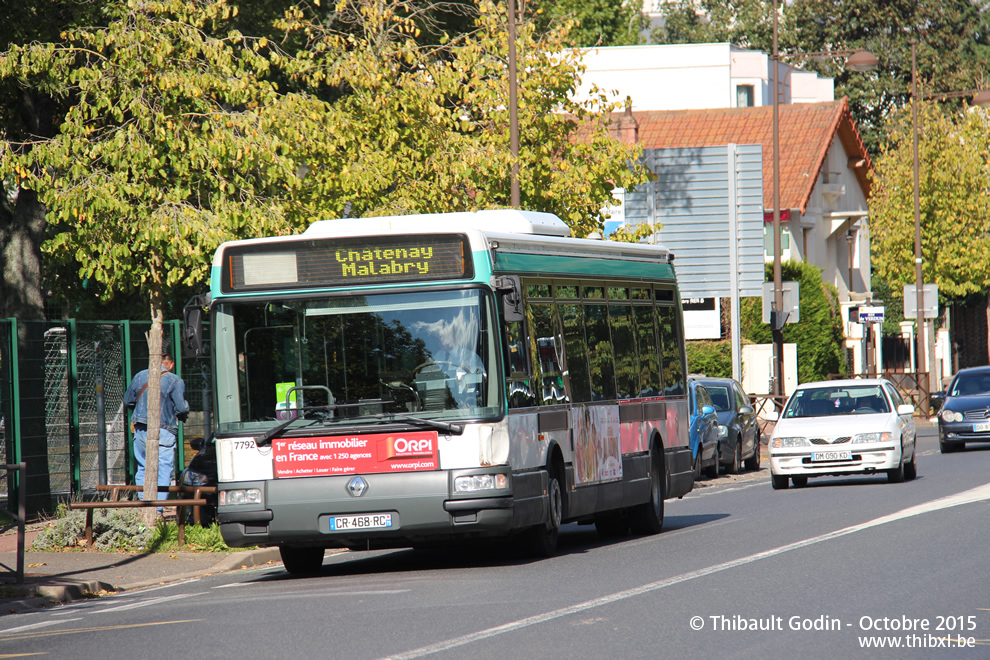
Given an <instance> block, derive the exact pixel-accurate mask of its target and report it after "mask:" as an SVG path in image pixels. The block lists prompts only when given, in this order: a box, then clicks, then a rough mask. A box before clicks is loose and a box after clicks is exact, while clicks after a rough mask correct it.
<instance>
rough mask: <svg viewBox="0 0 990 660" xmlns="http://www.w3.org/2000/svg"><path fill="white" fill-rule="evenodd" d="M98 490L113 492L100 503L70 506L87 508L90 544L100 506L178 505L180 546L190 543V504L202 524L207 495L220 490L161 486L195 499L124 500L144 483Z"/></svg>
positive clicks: (194, 515) (103, 507)
mask: <svg viewBox="0 0 990 660" xmlns="http://www.w3.org/2000/svg"><path fill="white" fill-rule="evenodd" d="M95 490H96V491H97V492H98V493H109V494H110V499H107V500H100V501H97V502H70V503H69V509H77V510H80V509H81V510H85V511H86V545H88V546H89V547H93V511H95V510H96V509H131V508H145V507H151V506H153V507H156V508H157V507H175V508H176V513H175V518H176V524H177V525H178V527H179V539H178V540H179V545H185V544H186V507H192V510H193V523H194V524H196V525H198V524H200V511H199V508H200V507H201V506H206V505H207V504H208V502H207V501H206V500H205V499H204V498H203V495H205V494H210V493H216V492H217V489H216V488H215V487H213V486H159V487H158V490H159V491H164V490H168V492H169V493H190V494H192V497H191V498H186V499H175V500H121V499H119V498H120V496H121V494H123V493H143V492H144V486H133V485H126V484H109V485H107V484H100V485H98V486H96V489H95Z"/></svg>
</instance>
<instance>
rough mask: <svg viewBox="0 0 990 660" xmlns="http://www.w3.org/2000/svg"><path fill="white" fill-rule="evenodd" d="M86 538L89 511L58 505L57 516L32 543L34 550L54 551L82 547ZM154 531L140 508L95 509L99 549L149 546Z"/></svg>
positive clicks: (94, 524)
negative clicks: (146, 521) (150, 528)
mask: <svg viewBox="0 0 990 660" xmlns="http://www.w3.org/2000/svg"><path fill="white" fill-rule="evenodd" d="M85 539H86V512H85V511H73V510H70V509H69V507H68V506H66V505H65V504H59V505H58V508H57V509H56V511H55V518H53V519H52V520H51V522H50V524H49V527H48V528H47V529H45V530H42V532H41V533H40V534H38V536H37V537H36V538H35V539H34V542H33V543H32V544H31V549H32V550H35V551H53V550H56V551H57V550H62V549H64V548H75V547H78V546H80V545H81V544H82V543H83V542H84V541H85ZM150 539H151V532H150V530H149V529H148V528H147V527H146V526H145V524H144V521H143V520H142V519H141V516H140V514H139V512H138V511H134V510H128V509H96V510H95V511H93V547H95V548H96V549H97V550H107V551H115V550H133V549H140V548H143V547H145V546H147V544H148V541H149V540H150Z"/></svg>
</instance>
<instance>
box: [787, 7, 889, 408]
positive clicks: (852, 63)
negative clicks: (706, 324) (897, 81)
mask: <svg viewBox="0 0 990 660" xmlns="http://www.w3.org/2000/svg"><path fill="white" fill-rule="evenodd" d="M777 24H778V12H777V0H773V50H772V52H771V57H770V60H771V67H772V68H773V71H772V72H771V75H772V76H773V79H772V80H773V85H772V88H773V91H772V93H773V129H772V130H773V146H772V149H773V303H772V304H771V306H770V329H771V331H772V333H773V392H771V394H773V395H774V397H775V398H776V400H777V401H778V402H781V403H782V401H780V400H781V399H782V398H783V394H784V323H785V321H786V316H785V314H784V289H783V282H782V281H781V280H782V279H783V278H782V276H781V265H780V260H781V239H780V91H779V90H778V89H777V85H778V80H777V78H778V74H779V72H780V51H779V48H778V40H777V34H778V28H777ZM797 57H801V58H805V59H823V58H830V57H847V58H848V59H847V60H846V66H848V67H849V68H850V69H852V70H854V71H869V70H870V69H872V68H874V67H876V65H877V64H878V60H877V58H876V57H874V56H873V55H872V54H871V53H869V52H867V51H865V50H829V51H822V52H818V53H801V54H799V55H798V56H797ZM851 286H852V282H851V280H850V288H851Z"/></svg>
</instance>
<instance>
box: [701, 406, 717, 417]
mask: <svg viewBox="0 0 990 660" xmlns="http://www.w3.org/2000/svg"><path fill="white" fill-rule="evenodd" d="M713 412H715V409H714V408H712V407H711V406H701V414H702V415H711V414H712V413H713Z"/></svg>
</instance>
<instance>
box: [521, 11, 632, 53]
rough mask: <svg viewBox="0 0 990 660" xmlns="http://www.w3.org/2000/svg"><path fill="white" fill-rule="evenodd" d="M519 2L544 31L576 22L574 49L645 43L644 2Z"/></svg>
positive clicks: (571, 41) (572, 31)
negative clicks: (643, 35)
mask: <svg viewBox="0 0 990 660" xmlns="http://www.w3.org/2000/svg"><path fill="white" fill-rule="evenodd" d="M516 4H517V6H519V7H520V9H521V15H522V16H523V17H524V18H528V19H531V20H533V21H534V22H535V23H536V25H537V30H539V31H540V32H545V31H547V30H549V29H550V27H551V26H552V25H553V24H555V23H558V24H559V23H561V22H565V21H573V22H574V26H573V27H572V28H571V29H570V30H569V32H568V37H567V42H566V44H567V45H568V46H570V47H573V48H592V47H595V46H635V45H636V44H639V43H642V41H643V38H642V36H641V35H642V33H643V30H644V29H646V24H647V21H646V17H645V16H644V15H643V12H642V5H640V4H637V3H635V2H629V1H628V0H556V1H553V0H551V1H550V2H548V1H547V0H536V1H535V2H534V1H532V0H531V1H530V2H526V1H525V0H518V1H517V3H516Z"/></svg>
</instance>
